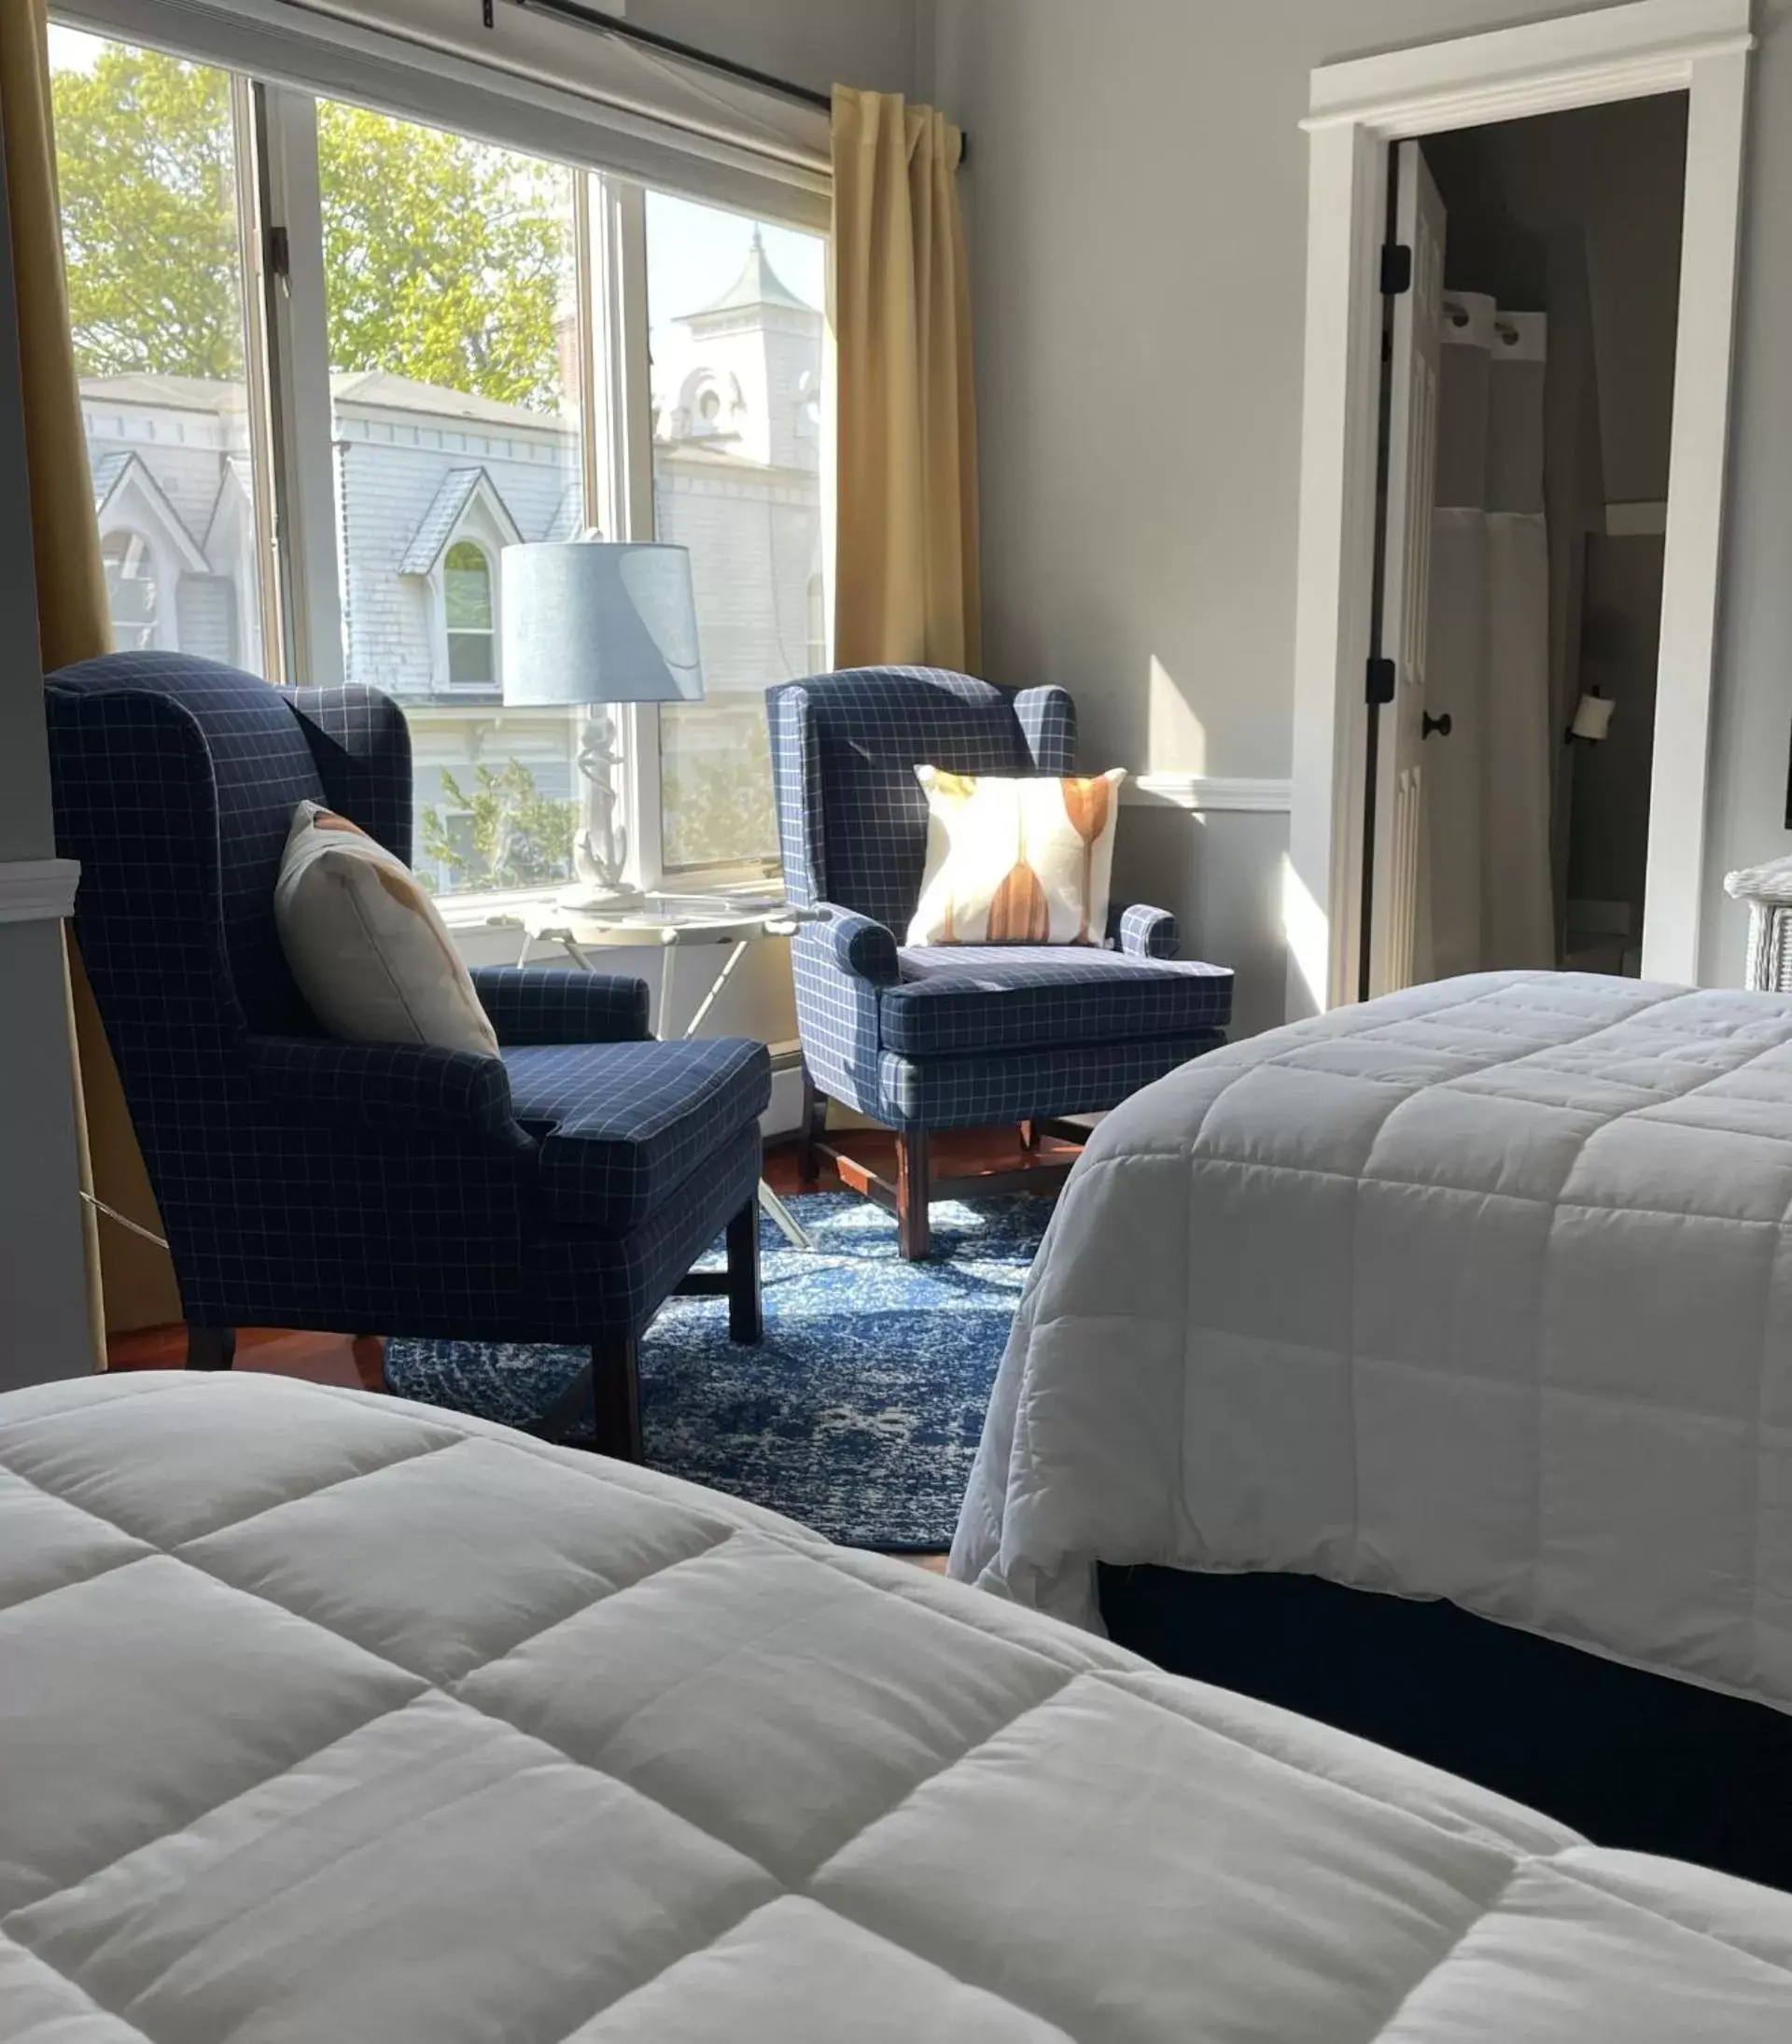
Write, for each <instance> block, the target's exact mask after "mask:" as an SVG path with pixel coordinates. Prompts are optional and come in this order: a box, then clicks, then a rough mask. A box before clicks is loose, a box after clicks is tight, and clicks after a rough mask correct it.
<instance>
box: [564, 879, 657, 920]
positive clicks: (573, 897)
mask: <svg viewBox="0 0 1792 2044" xmlns="http://www.w3.org/2000/svg"><path fill="white" fill-rule="evenodd" d="M646 905H647V896H646V895H645V894H643V893H642V892H641V890H640V889H639V888H626V887H586V886H585V885H584V884H583V883H582V882H575V883H574V885H573V886H571V887H569V888H567V889H564V891H563V892H562V893H560V894H559V895H558V896H557V897H556V898H555V901H554V906H555V908H557V909H558V910H559V911H560V912H561V913H562V914H563V915H567V916H580V917H584V918H585V919H586V920H587V921H591V922H596V921H599V920H601V918H602V917H606V916H631V915H635V914H637V912H638V911H639V910H640V909H642V908H644V907H645V906H646Z"/></svg>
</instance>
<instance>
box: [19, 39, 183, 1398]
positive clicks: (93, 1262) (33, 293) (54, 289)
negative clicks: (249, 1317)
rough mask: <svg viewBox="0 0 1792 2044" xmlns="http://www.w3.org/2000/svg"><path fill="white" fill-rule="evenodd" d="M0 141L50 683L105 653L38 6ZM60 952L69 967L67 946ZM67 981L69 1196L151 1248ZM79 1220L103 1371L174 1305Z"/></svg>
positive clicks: (80, 994)
mask: <svg viewBox="0 0 1792 2044" xmlns="http://www.w3.org/2000/svg"><path fill="white" fill-rule="evenodd" d="M0 133H4V137H5V146H6V165H7V218H8V221H9V224H10V227H11V231H12V261H13V271H14V274H15V277H16V279H17V283H18V292H17V297H18V303H19V366H20V375H21V384H22V388H23V396H24V413H25V462H26V467H27V469H28V470H29V474H30V484H31V523H32V548H33V553H34V557H35V563H36V579H37V638H38V645H39V648H40V650H41V652H42V655H43V667H44V672H45V673H46V674H52V673H54V672H55V670H56V669H57V668H58V667H63V666H66V665H68V664H69V662H70V661H74V660H85V659H87V658H88V657H89V656H90V655H91V654H93V653H102V652H105V651H107V650H108V649H109V647H110V645H111V642H112V634H111V626H110V624H109V623H108V622H107V616H106V602H105V570H104V568H103V567H102V566H101V563H100V540H99V532H98V529H97V527H96V525H95V524H94V520H93V492H92V485H91V482H90V480H89V475H88V467H87V445H86V441H85V440H84V438H83V436H82V432H81V402H80V387H79V385H78V383H77V378H76V373H75V354H74V349H73V346H72V345H71V343H70V340H69V331H68V299H67V294H66V291H65V289H64V287H63V238H62V222H61V217H60V213H59V210H58V206H57V201H56V144H55V133H54V124H53V121H52V119H51V114H50V92H49V35H48V18H47V14H46V7H45V0H0ZM34 685H35V684H34ZM70 951H71V954H74V945H73V940H72V939H71V941H70ZM70 968H71V971H70V976H71V1001H72V1004H73V1015H74V1024H75V1036H76V1042H77V1046H78V1051H77V1056H78V1067H77V1072H76V1095H77V1106H80V1107H84V1120H83V1127H84V1134H83V1140H82V1163H81V1169H82V1179H83V1183H84V1185H85V1186H86V1188H87V1189H88V1190H90V1191H91V1190H93V1189H95V1187H96V1186H97V1189H98V1192H99V1196H100V1197H101V1198H103V1199H105V1201H106V1202H107V1204H108V1205H111V1206H114V1207H116V1208H117V1209H118V1210H119V1212H121V1213H127V1214H129V1215H130V1216H131V1218H132V1219H133V1220H134V1221H136V1222H138V1223H139V1224H140V1225H143V1226H145V1227H148V1228H151V1229H153V1230H154V1231H155V1232H156V1233H157V1234H160V1233H161V1216H160V1215H159V1214H158V1213H157V1211H156V1205H155V1199H154V1197H153V1195H152V1194H151V1192H150V1190H149V1177H148V1173H147V1170H146V1169H144V1163H143V1155H142V1153H141V1151H140V1150H139V1149H138V1147H137V1141H136V1135H135V1133H134V1131H133V1128H132V1126H131V1115H130V1112H129V1110H128V1109H127V1108H126V1106H125V1104H124V1090H123V1087H122V1086H121V1085H119V1073H118V1067H117V1066H116V1065H115V1064H114V1063H113V1060H112V1053H111V1050H110V1048H109V1047H108V1046H107V1043H106V1041H105V1030H104V1029H102V1028H101V1026H100V1017H99V1012H98V1010H97V1009H96V1008H95V1007H94V1005H93V996H92V994H91V991H90V990H89V987H88V984H87V974H86V973H85V972H84V971H83V970H82V969H81V963H80V959H79V956H78V955H77V954H76V955H72V956H71V960H70ZM84 1211H85V1212H86V1215H87V1224H88V1279H89V1297H90V1302H91V1308H92V1317H93V1323H94V1329H95V1347H96V1350H97V1351H98V1356H97V1360H98V1361H99V1362H100V1363H102V1364H104V1361H105V1329H106V1328H107V1327H110V1328H112V1329H114V1330H115V1331H116V1330H119V1329H122V1328H127V1327H145V1326H152V1325H156V1324H159V1323H163V1322H169V1321H177V1320H179V1319H180V1317H181V1313H180V1297H179V1294H178V1292H177V1291H176V1289H175V1274H174V1268H173V1266H172V1265H171V1264H170V1262H169V1260H168V1258H167V1256H166V1254H165V1253H163V1252H162V1251H161V1250H158V1249H156V1248H154V1247H153V1246H152V1245H151V1244H149V1243H147V1242H144V1241H141V1240H140V1239H137V1238H136V1237H133V1236H132V1235H129V1234H127V1233H126V1231H125V1230H124V1229H122V1228H119V1227H117V1226H115V1225H112V1224H110V1223H108V1224H107V1225H106V1227H105V1233H104V1236H103V1237H101V1236H99V1235H98V1234H96V1232H95V1225H94V1220H93V1212H92V1209H91V1208H87V1209H85V1210H84Z"/></svg>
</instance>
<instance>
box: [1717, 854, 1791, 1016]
mask: <svg viewBox="0 0 1792 2044" xmlns="http://www.w3.org/2000/svg"><path fill="white" fill-rule="evenodd" d="M1724 892H1725V893H1726V894H1728V895H1729V896H1730V898H1731V899H1732V900H1734V901H1738V902H1746V903H1748V957H1747V959H1746V960H1745V961H1744V963H1743V986H1744V987H1747V989H1748V990H1749V992H1750V993H1755V994H1792V859H1770V860H1769V861H1768V862H1767V864H1766V865H1764V866H1744V867H1743V869H1742V871H1741V872H1740V873H1731V874H1728V875H1725V878H1724Z"/></svg>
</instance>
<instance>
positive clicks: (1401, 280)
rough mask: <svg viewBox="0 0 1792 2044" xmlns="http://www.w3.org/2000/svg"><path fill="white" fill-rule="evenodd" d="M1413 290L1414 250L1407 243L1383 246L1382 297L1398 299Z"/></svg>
mask: <svg viewBox="0 0 1792 2044" xmlns="http://www.w3.org/2000/svg"><path fill="white" fill-rule="evenodd" d="M1411 288H1412V250H1411V249H1410V248H1408V247H1407V245H1406V243H1405V242H1383V243H1382V245H1381V296H1382V297H1383V298H1398V297H1399V296H1400V295H1401V293H1402V292H1404V291H1409V290H1411Z"/></svg>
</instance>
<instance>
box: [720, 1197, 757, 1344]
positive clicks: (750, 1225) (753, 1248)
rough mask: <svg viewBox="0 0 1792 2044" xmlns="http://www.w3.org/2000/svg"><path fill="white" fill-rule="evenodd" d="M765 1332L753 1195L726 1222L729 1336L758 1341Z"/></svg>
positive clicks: (732, 1339) (738, 1339)
mask: <svg viewBox="0 0 1792 2044" xmlns="http://www.w3.org/2000/svg"><path fill="white" fill-rule="evenodd" d="M764 1333H765V1316H764V1312H763V1308H762V1306H761V1303H760V1291H759V1200H758V1199H757V1197H755V1198H752V1199H749V1201H748V1202H747V1204H746V1205H745V1206H744V1207H743V1208H742V1209H741V1210H740V1211H739V1212H738V1213H737V1214H735V1217H734V1219H733V1220H732V1221H730V1222H729V1224H728V1337H729V1339H730V1340H731V1341H759V1340H761V1339H763V1337H764Z"/></svg>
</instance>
